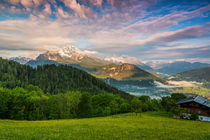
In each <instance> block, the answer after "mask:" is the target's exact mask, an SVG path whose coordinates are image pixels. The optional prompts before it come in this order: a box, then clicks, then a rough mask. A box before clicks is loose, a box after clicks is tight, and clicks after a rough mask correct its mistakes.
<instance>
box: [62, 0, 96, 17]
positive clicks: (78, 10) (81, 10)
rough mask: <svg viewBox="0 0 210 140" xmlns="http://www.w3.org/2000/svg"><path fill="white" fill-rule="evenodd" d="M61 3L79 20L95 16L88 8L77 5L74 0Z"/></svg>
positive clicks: (64, 0)
mask: <svg viewBox="0 0 210 140" xmlns="http://www.w3.org/2000/svg"><path fill="white" fill-rule="evenodd" d="M63 2H64V4H65V6H67V7H69V8H70V9H72V10H73V11H74V13H75V15H76V16H78V17H80V18H83V19H85V18H96V14H95V13H94V12H93V11H92V10H91V9H90V8H89V7H86V6H85V5H81V4H79V3H78V2H77V1H76V0H63Z"/></svg>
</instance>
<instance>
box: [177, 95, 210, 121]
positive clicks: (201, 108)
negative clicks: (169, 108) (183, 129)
mask: <svg viewBox="0 0 210 140" xmlns="http://www.w3.org/2000/svg"><path fill="white" fill-rule="evenodd" d="M176 105H180V107H181V108H183V110H184V111H183V112H182V114H185V115H190V114H192V113H193V112H196V113H198V115H199V120H201V121H210V100H208V99H206V98H204V97H202V96H199V95H195V96H191V97H189V98H185V99H182V100H180V101H178V102H177V103H176Z"/></svg>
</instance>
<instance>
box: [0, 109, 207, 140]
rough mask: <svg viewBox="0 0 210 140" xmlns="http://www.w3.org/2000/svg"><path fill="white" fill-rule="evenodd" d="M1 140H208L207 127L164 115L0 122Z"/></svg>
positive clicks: (148, 113) (203, 124)
mask: <svg viewBox="0 0 210 140" xmlns="http://www.w3.org/2000/svg"><path fill="white" fill-rule="evenodd" d="M0 139H1V140H4V139H11V140H15V139H18V140H24V139H27V140H30V139H33V140H34V139H37V140H41V139H50V140H57V139H67V140H113V139H114V140H136V139H148V140H155V139H161V140H170V139H175V140H182V139H183V140H210V123H209V122H199V121H189V120H176V119H173V118H171V117H169V116H168V115H167V114H165V113H163V112H147V113H143V114H142V115H141V116H140V115H139V116H135V114H123V115H114V116H109V117H98V118H88V119H71V120H51V121H13V120H0Z"/></svg>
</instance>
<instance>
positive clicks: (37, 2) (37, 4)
mask: <svg viewBox="0 0 210 140" xmlns="http://www.w3.org/2000/svg"><path fill="white" fill-rule="evenodd" d="M33 3H34V5H35V6H39V5H40V4H42V3H43V0H33Z"/></svg>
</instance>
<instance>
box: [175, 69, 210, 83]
mask: <svg viewBox="0 0 210 140" xmlns="http://www.w3.org/2000/svg"><path fill="white" fill-rule="evenodd" d="M173 77H174V78H173V80H186V81H197V82H202V83H204V85H205V86H208V87H210V67H206V68H201V69H196V70H190V71H185V72H182V73H178V74H176V75H174V76H173Z"/></svg>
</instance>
